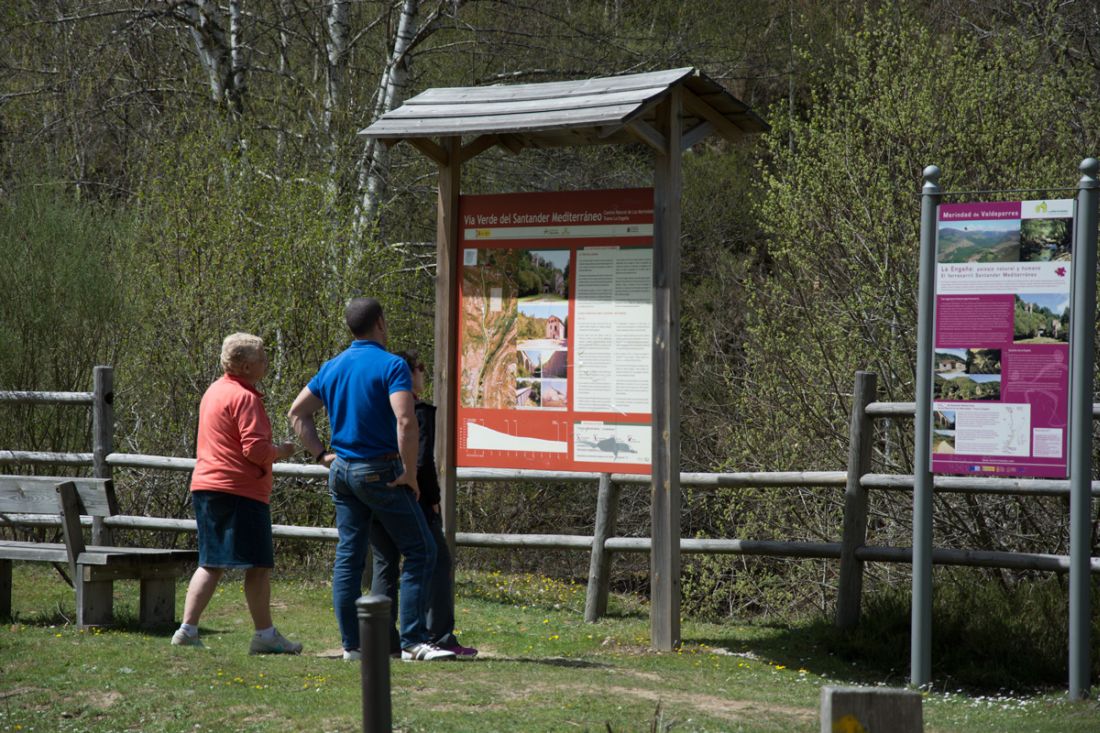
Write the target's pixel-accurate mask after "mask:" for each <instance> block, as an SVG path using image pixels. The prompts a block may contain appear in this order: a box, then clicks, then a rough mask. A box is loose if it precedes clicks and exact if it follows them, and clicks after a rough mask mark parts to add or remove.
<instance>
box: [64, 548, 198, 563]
mask: <svg viewBox="0 0 1100 733" xmlns="http://www.w3.org/2000/svg"><path fill="white" fill-rule="evenodd" d="M61 547H62V549H64V547H65V546H64V545H62V546H61ZM198 559H199V553H197V552H195V551H194V550H162V549H158V548H153V547H100V546H97V545H91V546H89V547H87V548H86V549H85V550H84V552H82V553H81V554H80V555H78V556H77V559H76V561H77V563H79V564H80V565H127V564H129V565H142V564H147V563H181V562H195V561H197V560H198Z"/></svg>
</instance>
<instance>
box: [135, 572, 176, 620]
mask: <svg viewBox="0 0 1100 733" xmlns="http://www.w3.org/2000/svg"><path fill="white" fill-rule="evenodd" d="M140 620H141V625H142V626H144V627H147V628H148V627H153V626H171V625H172V624H174V623H175V621H176V579H175V578H143V579H142V581H141V612H140Z"/></svg>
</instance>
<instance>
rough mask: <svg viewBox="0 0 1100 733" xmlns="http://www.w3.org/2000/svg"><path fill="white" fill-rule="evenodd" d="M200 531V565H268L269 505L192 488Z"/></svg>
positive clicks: (271, 559)
mask: <svg viewBox="0 0 1100 733" xmlns="http://www.w3.org/2000/svg"><path fill="white" fill-rule="evenodd" d="M191 503H192V504H194V506H195V523H196V525H198V530H199V566H200V567H204V568H271V567H275V551H274V548H273V547H272V542H271V507H270V506H268V505H267V504H265V503H263V502H262V501H256V500H255V499H249V498H248V497H245V496H237V495H236V494H229V493H226V492H224V491H192V492H191Z"/></svg>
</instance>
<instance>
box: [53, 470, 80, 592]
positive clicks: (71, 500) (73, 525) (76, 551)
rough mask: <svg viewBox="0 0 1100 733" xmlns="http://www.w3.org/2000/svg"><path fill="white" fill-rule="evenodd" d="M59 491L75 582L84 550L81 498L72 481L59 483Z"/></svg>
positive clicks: (67, 546)
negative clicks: (79, 559) (77, 561)
mask: <svg viewBox="0 0 1100 733" xmlns="http://www.w3.org/2000/svg"><path fill="white" fill-rule="evenodd" d="M57 493H58V495H59V497H60V503H61V530H62V532H63V534H64V535H65V548H66V550H67V551H68V560H69V574H70V575H71V576H72V577H73V582H76V577H77V563H76V559H77V558H78V557H80V555H81V554H82V553H83V552H84V531H83V530H82V529H81V528H80V499H79V498H78V496H77V493H76V485H75V484H73V482H71V481H66V482H65V483H63V484H59V485H58V487H57ZM79 587H80V584H79V583H77V588H78V589H79ZM78 601H79V596H78ZM78 606H79V603H78Z"/></svg>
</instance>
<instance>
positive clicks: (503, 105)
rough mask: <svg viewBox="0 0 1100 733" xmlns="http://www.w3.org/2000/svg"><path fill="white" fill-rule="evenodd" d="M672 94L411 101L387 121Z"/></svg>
mask: <svg viewBox="0 0 1100 733" xmlns="http://www.w3.org/2000/svg"><path fill="white" fill-rule="evenodd" d="M667 93H668V87H666V86H663V85H662V86H656V87H647V88H644V89H637V90H632V91H629V92H606V93H601V94H592V95H587V96H574V97H551V98H546V99H539V100H500V99H496V100H493V101H491V102H488V101H470V100H467V99H456V100H454V101H453V102H448V103H431V104H423V103H417V102H414V101H412V100H410V101H409V102H408V103H406V104H404V105H402V106H401V107H398V108H397V109H395V110H393V111H391V112H387V113H386V115H385V117H384V118H383V119H385V120H386V121H387V122H393V121H397V120H409V119H421V120H426V119H432V118H448V119H456V118H461V117H479V116H498V115H529V114H548V113H552V112H572V111H576V110H583V109H599V108H602V107H613V106H621V105H629V106H632V107H635V106H639V105H644V104H648V103H650V102H654V101H657V100H658V99H659V98H660V97H661V96H663V95H664V94H667Z"/></svg>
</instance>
